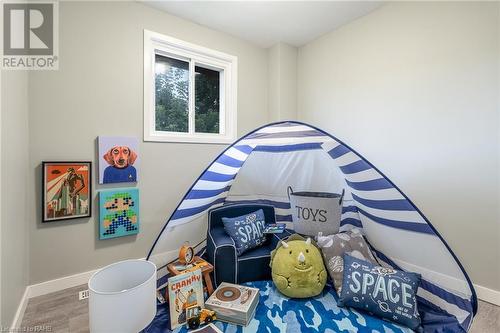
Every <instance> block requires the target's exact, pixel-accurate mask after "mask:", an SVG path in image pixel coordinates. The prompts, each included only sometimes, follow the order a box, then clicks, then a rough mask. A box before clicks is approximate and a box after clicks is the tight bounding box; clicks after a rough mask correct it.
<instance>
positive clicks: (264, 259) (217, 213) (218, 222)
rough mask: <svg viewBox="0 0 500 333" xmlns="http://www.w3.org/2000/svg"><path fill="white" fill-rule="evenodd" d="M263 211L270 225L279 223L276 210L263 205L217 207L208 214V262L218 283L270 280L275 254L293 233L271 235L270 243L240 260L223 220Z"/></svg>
mask: <svg viewBox="0 0 500 333" xmlns="http://www.w3.org/2000/svg"><path fill="white" fill-rule="evenodd" d="M259 209H262V210H263V211H264V216H265V220H266V224H270V223H276V216H275V214H274V207H273V206H271V205H263V204H234V205H227V206H222V207H218V208H214V209H212V210H210V211H209V213H208V235H207V253H206V255H207V261H208V262H209V263H211V264H212V265H213V266H214V272H213V274H214V284H215V287H217V286H218V285H219V284H220V283H222V282H229V283H237V284H239V283H243V282H248V281H258V280H270V279H271V268H270V267H269V262H270V260H271V251H272V250H274V248H275V247H276V245H277V243H278V242H279V240H280V239H281V238H282V237H285V236H288V235H289V234H288V233H287V232H286V231H285V232H284V233H283V234H269V235H268V236H267V240H266V242H265V243H264V244H263V245H262V246H260V247H257V248H254V249H251V250H249V251H246V252H245V253H243V254H242V255H240V256H239V257H238V255H237V254H236V247H235V244H234V241H233V240H232V238H231V237H229V235H228V234H227V233H226V231H225V230H224V224H223V223H222V218H223V217H237V216H241V215H245V214H249V213H252V212H255V211H256V210H259Z"/></svg>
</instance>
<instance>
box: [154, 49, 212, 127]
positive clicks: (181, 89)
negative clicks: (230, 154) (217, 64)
mask: <svg viewBox="0 0 500 333" xmlns="http://www.w3.org/2000/svg"><path fill="white" fill-rule="evenodd" d="M220 76H221V75H220V72H219V71H216V70H212V69H208V68H204V67H200V66H195V82H194V110H193V111H194V132H196V133H216V134H217V133H220ZM155 101H156V102H155V129H156V130H157V131H165V132H182V133H187V132H189V62H187V61H182V60H177V59H173V58H169V57H165V56H162V55H158V54H156V56H155Z"/></svg>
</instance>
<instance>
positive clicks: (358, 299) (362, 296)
mask: <svg viewBox="0 0 500 333" xmlns="http://www.w3.org/2000/svg"><path fill="white" fill-rule="evenodd" d="M419 284H420V274H417V273H410V272H404V271H398V270H394V269H391V268H386V267H381V266H376V265H373V264H372V263H370V262H368V261H364V260H360V259H357V258H354V257H352V256H350V255H348V254H346V255H344V279H343V281H342V291H341V293H340V295H339V296H340V297H339V301H338V305H339V306H350V307H353V308H357V309H360V310H365V311H368V312H371V313H373V314H374V315H377V316H379V317H382V318H386V319H388V320H391V321H394V322H396V323H399V324H402V325H405V326H407V327H409V328H411V329H412V330H416V329H417V328H419V327H420V315H419V313H418V308H417V290H418V285H419Z"/></svg>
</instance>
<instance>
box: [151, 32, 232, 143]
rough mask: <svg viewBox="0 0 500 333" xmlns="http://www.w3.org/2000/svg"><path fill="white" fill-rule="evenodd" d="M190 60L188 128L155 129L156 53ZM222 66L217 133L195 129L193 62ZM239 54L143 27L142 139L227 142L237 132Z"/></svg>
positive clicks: (214, 66) (210, 67)
mask: <svg viewBox="0 0 500 333" xmlns="http://www.w3.org/2000/svg"><path fill="white" fill-rule="evenodd" d="M156 54H160V55H165V56H167V57H171V58H177V59H182V60H184V61H187V62H189V66H190V67H189V68H190V71H189V72H190V77H189V117H188V119H189V122H190V124H189V132H188V133H182V132H165V131H157V130H156V127H155V116H156V112H155V97H156V96H155V55H156ZM195 65H196V66H200V67H205V68H209V69H216V70H222V71H223V72H222V73H223V74H222V73H221V80H220V92H221V94H220V101H219V105H220V111H219V112H220V113H219V117H220V121H219V130H220V133H195V132H194V131H193V129H194V124H193V121H194V101H195V96H194V77H193V75H194V66H195ZM237 69H238V58H237V57H235V56H233V55H230V54H226V53H223V52H219V51H215V50H211V49H208V48H206V47H202V46H198V45H195V44H191V43H188V42H185V41H182V40H179V39H176V38H173V37H170V36H166V35H163V34H159V33H156V32H153V31H149V30H144V141H156V142H191V143H219V144H227V143H231V142H233V141H234V140H235V139H236V133H237V128H236V126H237V82H238V81H237Z"/></svg>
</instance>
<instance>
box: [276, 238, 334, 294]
mask: <svg viewBox="0 0 500 333" xmlns="http://www.w3.org/2000/svg"><path fill="white" fill-rule="evenodd" d="M269 265H270V266H271V270H272V277H273V282H274V284H275V285H276V287H277V288H278V290H279V291H280V292H281V293H282V294H283V295H285V296H288V297H291V298H307V297H313V296H316V295H319V294H320V293H321V291H323V288H324V287H325V284H326V269H325V265H324V264H323V257H322V256H321V253H320V251H319V250H318V248H317V247H316V244H315V243H313V242H312V241H311V239H310V238H307V239H304V238H303V237H302V236H300V235H297V234H294V235H291V236H290V237H288V238H287V239H286V240H282V241H281V242H280V243H279V244H278V246H277V247H276V249H275V250H273V251H272V252H271V263H270V264H269Z"/></svg>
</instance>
